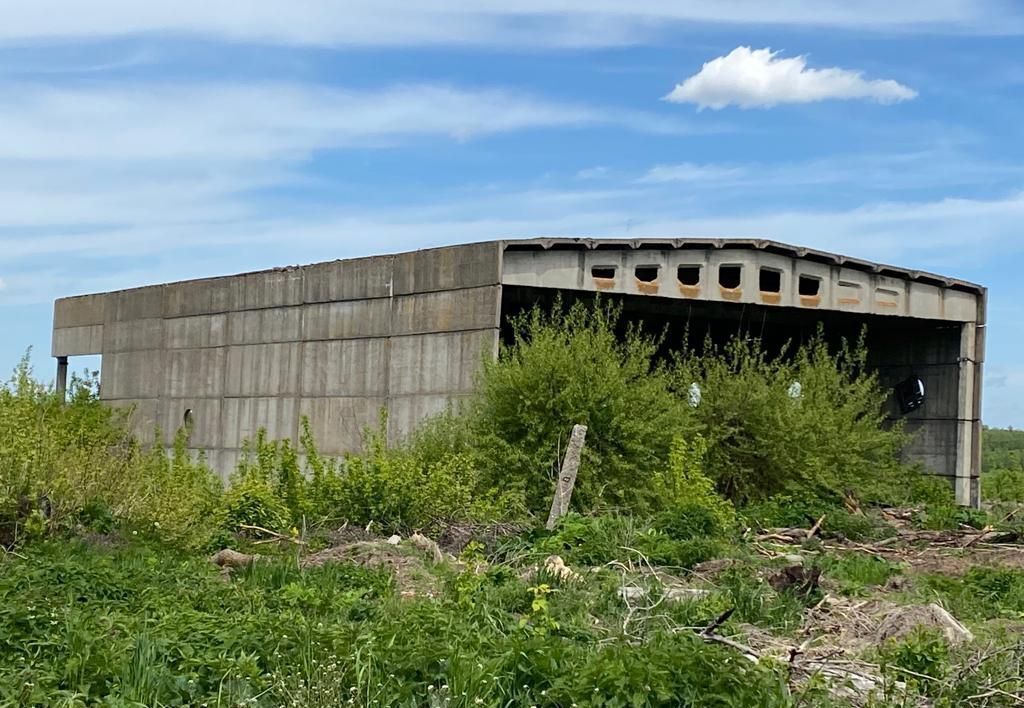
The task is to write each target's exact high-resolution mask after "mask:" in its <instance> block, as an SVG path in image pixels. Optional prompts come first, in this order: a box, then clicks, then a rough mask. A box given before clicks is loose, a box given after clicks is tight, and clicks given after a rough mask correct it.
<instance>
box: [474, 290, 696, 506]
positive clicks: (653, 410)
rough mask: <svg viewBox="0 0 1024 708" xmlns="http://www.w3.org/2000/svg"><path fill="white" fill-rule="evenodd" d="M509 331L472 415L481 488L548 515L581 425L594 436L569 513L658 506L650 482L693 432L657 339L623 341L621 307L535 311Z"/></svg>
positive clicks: (629, 333)
mask: <svg viewBox="0 0 1024 708" xmlns="http://www.w3.org/2000/svg"><path fill="white" fill-rule="evenodd" d="M511 327H512V335H513V341H512V344H511V345H509V346H507V347H505V348H503V350H502V351H501V354H500V355H499V357H498V359H497V360H495V361H485V362H484V365H483V369H482V374H481V375H480V377H479V381H478V385H477V394H476V396H475V398H474V400H473V402H472V403H471V405H470V410H469V415H470V416H471V420H472V432H473V436H474V439H475V442H474V446H475V447H476V449H477V450H478V452H479V459H480V460H481V462H482V464H483V471H484V473H485V474H486V478H485V480H484V483H485V485H486V486H488V487H491V488H494V489H499V490H504V491H508V492H513V493H515V494H517V495H518V496H520V497H521V498H522V499H523V500H524V501H525V506H526V507H527V508H529V509H530V510H531V511H533V512H535V513H537V514H545V513H546V512H547V509H548V507H549V506H550V504H551V495H552V493H553V490H554V480H555V478H556V477H557V472H558V467H559V463H560V459H561V455H562V453H563V452H564V449H565V445H566V442H567V440H568V435H569V431H570V430H571V428H572V426H573V424H577V423H579V424H583V425H586V426H587V427H588V433H587V443H586V447H585V448H584V450H583V459H582V464H581V466H580V470H579V475H578V477H577V481H576V488H575V491H574V493H573V508H574V509H577V510H583V511H590V510H594V509H598V508H608V507H621V508H629V509H631V510H632V511H634V512H635V513H645V512H647V511H649V510H651V509H652V508H654V505H656V500H655V499H654V493H653V486H652V477H653V475H654V473H655V472H656V471H657V470H660V469H662V468H663V467H664V465H665V463H666V462H667V460H668V455H669V449H670V448H671V445H672V441H673V439H675V438H676V437H677V436H683V437H686V436H687V433H688V432H689V431H690V429H691V426H690V425H689V419H690V416H689V415H688V411H687V409H686V407H685V406H684V405H682V403H681V402H680V401H679V400H677V399H676V398H675V397H674V396H673V395H672V393H671V392H670V390H669V379H668V376H667V374H666V372H665V371H664V369H663V367H661V366H659V365H658V364H657V363H656V362H655V354H656V353H657V351H658V344H659V343H658V341H657V340H656V339H654V338H652V337H650V336H647V335H645V334H644V333H643V332H641V331H640V330H639V329H637V328H635V327H625V328H624V329H625V333H624V335H623V336H622V337H621V338H620V336H619V335H618V332H617V330H618V329H619V328H620V309H619V308H616V307H613V306H610V305H607V304H605V303H600V302H599V303H597V304H596V305H594V306H587V305H584V304H581V303H576V304H574V305H573V306H572V307H570V308H569V309H568V310H564V309H563V308H562V307H561V306H560V305H556V307H555V310H554V312H552V313H551V314H545V313H544V312H542V311H541V310H540V309H534V310H532V311H530V312H528V313H526V314H523V315H521V316H519V317H516V318H514V319H513V320H512V321H511Z"/></svg>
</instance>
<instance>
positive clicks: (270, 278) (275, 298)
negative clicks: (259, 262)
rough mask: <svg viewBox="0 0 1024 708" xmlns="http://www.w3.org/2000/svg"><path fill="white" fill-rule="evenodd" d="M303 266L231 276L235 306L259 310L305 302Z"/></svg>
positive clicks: (238, 308) (232, 307)
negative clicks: (303, 297)
mask: <svg viewBox="0 0 1024 708" xmlns="http://www.w3.org/2000/svg"><path fill="white" fill-rule="evenodd" d="M302 277H303V271H302V269H301V268H284V269H281V270H269V271H264V272H261V273H248V274H246V275H241V276H236V277H234V278H232V279H231V280H232V283H231V284H232V298H231V309H232V310H258V309H264V308H268V307H286V306H289V305H301V304H302Z"/></svg>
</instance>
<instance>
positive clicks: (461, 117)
mask: <svg viewBox="0 0 1024 708" xmlns="http://www.w3.org/2000/svg"><path fill="white" fill-rule="evenodd" d="M634 118H636V119H638V120H641V121H642V119H643V116H641V115H616V114H612V113H606V112H603V111H601V110H600V109H597V108H593V107H589V106H584V105H574V104H569V103H561V102H557V101H548V100H544V99H539V98H536V97H533V96H530V95H526V94H520V93H516V92H509V91H503V90H477V91H467V90H460V89H457V88H452V87H446V86H434V85H413V86H398V87H394V88H387V89H381V90H374V91H344V90H338V89H334V88H327V87H323V86H311V85H296V84H257V85H230V84H227V85H204V84H186V85H172V86H161V85H117V86H111V87H99V88H96V87H90V88H86V89H80V88H47V87H37V86H19V85H10V84H8V85H5V86H3V87H2V91H0V134H3V135H4V136H5V139H4V140H3V141H0V157H2V158H6V159H64V160H84V159H145V160H154V159H155V160H161V159H173V160H177V161H186V160H193V159H199V160H204V159H208V158H209V157H210V156H211V155H214V156H217V157H221V158H226V159H272V158H278V157H287V156H302V155H304V154H306V153H308V151H310V150H311V149H314V148H329V147H353V146H360V147H367V146H371V145H374V144H378V145H379V144H388V143H394V142H395V141H398V140H402V139H404V138H410V137H429V136H441V137H448V138H453V139H469V138H473V137H477V136H482V135H491V134H495V133H502V132H509V131H515V130H523V129H529V128H540V127H566V126H580V125H588V124H594V123H602V122H615V123H630V122H631V121H632V120H633V119H634ZM651 120H652V122H653V121H655V120H656V119H653V118H652V119H651ZM665 125H666V127H667V125H668V123H666V124H665ZM644 127H647V126H644Z"/></svg>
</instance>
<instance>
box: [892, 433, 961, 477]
mask: <svg viewBox="0 0 1024 708" xmlns="http://www.w3.org/2000/svg"><path fill="white" fill-rule="evenodd" d="M906 430H907V432H909V433H912V434H913V438H912V439H911V441H910V444H909V445H907V447H906V449H905V451H904V457H905V459H907V460H908V461H913V462H920V463H922V464H924V465H925V467H927V468H928V469H929V470H930V471H932V472H933V473H935V474H939V475H942V476H944V477H954V476H955V475H956V457H957V437H958V430H959V426H958V423H957V421H955V420H946V421H935V420H929V421H913V420H909V421H907V424H906Z"/></svg>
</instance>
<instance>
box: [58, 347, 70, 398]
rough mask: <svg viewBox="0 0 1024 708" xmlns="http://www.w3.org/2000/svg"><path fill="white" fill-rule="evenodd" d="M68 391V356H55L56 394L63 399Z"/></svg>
mask: <svg viewBox="0 0 1024 708" xmlns="http://www.w3.org/2000/svg"><path fill="white" fill-rule="evenodd" d="M67 391H68V358H67V357H66V356H59V357H57V394H58V395H59V396H60V397H61V400H64V399H65V398H66V396H67Z"/></svg>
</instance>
